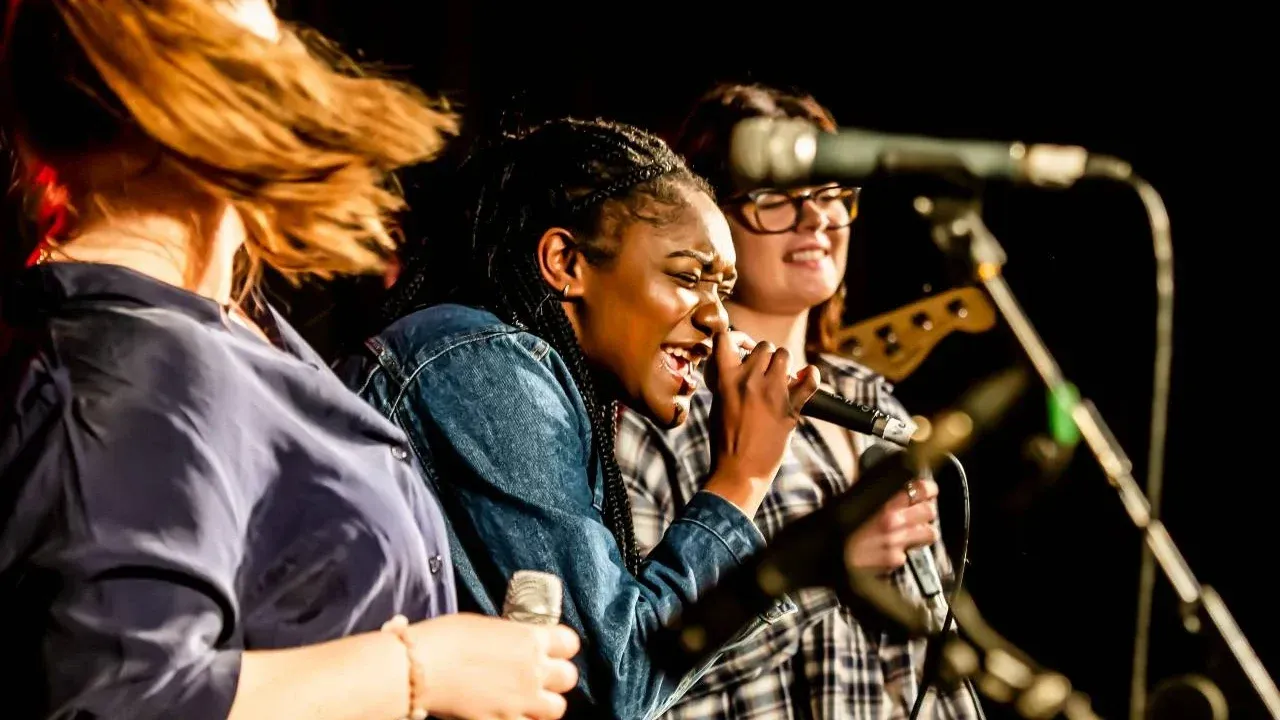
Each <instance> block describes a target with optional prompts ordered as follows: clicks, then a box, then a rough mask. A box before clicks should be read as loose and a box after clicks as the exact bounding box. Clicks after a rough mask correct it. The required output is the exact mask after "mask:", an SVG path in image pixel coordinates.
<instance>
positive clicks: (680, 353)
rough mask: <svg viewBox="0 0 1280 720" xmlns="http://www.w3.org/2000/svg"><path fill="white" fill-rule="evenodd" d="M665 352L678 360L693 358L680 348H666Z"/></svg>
mask: <svg viewBox="0 0 1280 720" xmlns="http://www.w3.org/2000/svg"><path fill="white" fill-rule="evenodd" d="M666 351H667V353H668V354H670V355H674V356H676V357H678V358H682V359H684V360H693V358H692V357H691V356H690V355H689V351H687V350H685V349H684V348H682V347H669V348H666Z"/></svg>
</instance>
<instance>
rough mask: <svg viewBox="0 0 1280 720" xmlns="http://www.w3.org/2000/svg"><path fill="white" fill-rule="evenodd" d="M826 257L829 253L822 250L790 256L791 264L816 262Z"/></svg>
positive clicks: (803, 251)
mask: <svg viewBox="0 0 1280 720" xmlns="http://www.w3.org/2000/svg"><path fill="white" fill-rule="evenodd" d="M826 256H827V251H826V250H823V249H821V248H814V249H812V250H799V251H796V252H793V253H791V254H790V256H789V262H813V261H814V260H821V259H822V258H824V257H826Z"/></svg>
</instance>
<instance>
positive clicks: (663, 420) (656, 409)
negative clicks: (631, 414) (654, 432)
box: [631, 395, 689, 430]
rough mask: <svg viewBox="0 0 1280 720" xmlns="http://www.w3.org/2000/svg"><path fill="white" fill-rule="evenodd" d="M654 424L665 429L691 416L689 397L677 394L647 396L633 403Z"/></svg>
mask: <svg viewBox="0 0 1280 720" xmlns="http://www.w3.org/2000/svg"><path fill="white" fill-rule="evenodd" d="M631 408H632V409H633V410H638V411H639V412H640V414H641V415H644V416H645V417H647V418H648V419H649V420H650V421H652V422H653V424H654V425H657V426H658V427H659V428H662V429H663V430H670V429H672V428H675V427H679V426H680V424H681V423H683V422H684V421H685V418H687V417H689V398H688V397H682V396H677V395H663V396H662V397H652V396H649V397H646V398H645V399H644V400H643V401H642V402H639V403H636V404H633V405H631Z"/></svg>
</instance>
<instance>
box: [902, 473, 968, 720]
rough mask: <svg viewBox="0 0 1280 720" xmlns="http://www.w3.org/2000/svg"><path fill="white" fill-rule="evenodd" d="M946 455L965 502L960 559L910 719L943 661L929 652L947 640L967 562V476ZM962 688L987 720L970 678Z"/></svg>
mask: <svg viewBox="0 0 1280 720" xmlns="http://www.w3.org/2000/svg"><path fill="white" fill-rule="evenodd" d="M947 459H948V460H950V461H951V464H952V465H954V466H955V468H956V474H957V475H959V476H960V497H961V499H962V500H963V502H964V523H963V525H962V527H961V530H962V533H961V541H960V562H959V563H957V565H956V585H955V587H954V588H952V590H951V600H950V602H948V603H947V615H946V617H945V618H943V620H942V632H940V633H939V634H938V636H937V637H936V638H933V639H930V640H927V641H926V642H925V648H926V649H925V655H924V656H925V663H924V667H923V668H922V669H921V672H920V690H919V692H918V693H917V694H916V702H915V704H914V705H912V707H911V716H910V720H917V718H918V717H919V715H920V708H921V707H923V706H924V698H925V695H927V694H928V693H929V686H930V685H932V684H933V683H934V682H935V681H936V679H937V675H938V673H939V670H940V669H941V668H940V667H939V665H940V663H941V661H942V654H941V652H940V651H939V652H933V653H930V649H932V648H931V646H934V645H935V644H937V643H944V642H946V637H947V633H948V632H950V630H951V626H952V625H954V624H955V619H956V618H955V611H954V610H952V606H953V605H954V604H955V600H956V598H957V597H958V596H959V594H960V589H961V588H962V587H964V571H965V568H967V567H968V566H969V527H970V507H969V476H968V475H967V474H966V473H965V471H964V465H962V464H961V463H960V458H958V457H956V456H955V454H954V453H947ZM964 686H965V690H966V691H967V692H968V695H969V698H970V699H971V700H972V701H973V709H974V711H975V712H976V713H977V717H978V720H986V713H984V712H983V710H982V703H981V702H979V700H978V691H977V689H976V688H975V687H974V686H973V681H972V680H970V679H969V678H965V679H964Z"/></svg>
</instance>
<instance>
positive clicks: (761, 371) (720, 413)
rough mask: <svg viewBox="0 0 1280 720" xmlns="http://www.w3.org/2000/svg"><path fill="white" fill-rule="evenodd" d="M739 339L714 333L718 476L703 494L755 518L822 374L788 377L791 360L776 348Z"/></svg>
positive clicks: (711, 374)
mask: <svg viewBox="0 0 1280 720" xmlns="http://www.w3.org/2000/svg"><path fill="white" fill-rule="evenodd" d="M748 342H750V341H749V339H747V338H746V336H744V335H741V334H740V333H734V334H732V335H731V334H730V333H728V332H720V333H716V335H715V337H714V338H713V343H714V348H713V350H712V353H711V360H710V362H709V366H708V368H707V370H708V373H707V383H708V384H709V385H710V387H711V388H712V390H713V391H714V392H715V401H714V403H713V404H712V413H711V424H712V428H713V430H712V443H713V452H714V453H715V457H716V463H715V471H714V472H713V473H712V475H711V478H710V479H709V480H708V481H707V483H706V485H705V486H704V489H705V490H706V491H707V492H711V493H714V494H716V495H719V496H720V497H723V498H724V499H726V500H728V501H729V502H731V503H733V504H734V505H736V506H737V507H738V508H739V509H741V510H742V511H743V512H744V513H745V514H746V515H747V517H754V516H755V513H756V510H757V509H758V508H759V507H760V502H761V501H762V500H763V499H764V496H765V493H766V492H768V490H769V485H770V484H771V483H772V482H773V478H774V476H775V475H777V473H778V468H779V467H780V466H781V465H782V457H783V454H784V453H785V452H786V449H787V446H788V445H789V444H790V442H791V433H792V432H794V431H795V429H796V425H797V422H798V420H799V417H800V408H802V407H803V406H804V404H805V402H807V401H808V400H809V398H810V397H812V396H813V393H814V392H815V391H816V390H817V389H818V383H819V381H820V374H819V372H818V369H817V368H815V367H813V366H811V365H810V366H806V367H805V368H804V369H803V370H801V371H800V372H799V373H797V377H795V378H792V377H791V375H790V368H789V364H790V361H791V354H790V353H789V352H787V350H786V349H785V348H775V347H774V346H773V344H771V343H768V342H761V343H758V344H755V345H754V347H753V348H752V349H751V350H750V352H748V353H747V354H746V355H745V357H742V356H741V352H742V346H743V345H744V344H746V343H748Z"/></svg>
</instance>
